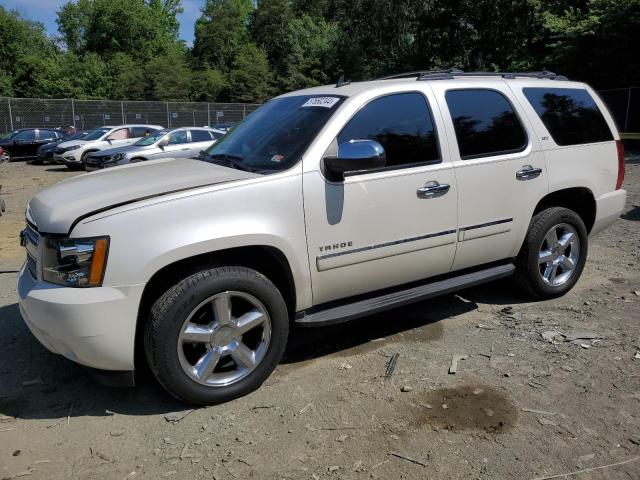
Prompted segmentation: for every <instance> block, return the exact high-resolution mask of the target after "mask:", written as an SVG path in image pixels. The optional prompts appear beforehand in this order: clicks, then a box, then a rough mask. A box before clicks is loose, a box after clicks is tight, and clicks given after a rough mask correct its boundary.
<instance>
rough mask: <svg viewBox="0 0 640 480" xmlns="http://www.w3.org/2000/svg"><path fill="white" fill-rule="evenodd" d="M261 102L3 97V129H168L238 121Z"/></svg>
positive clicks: (0, 120)
mask: <svg viewBox="0 0 640 480" xmlns="http://www.w3.org/2000/svg"><path fill="white" fill-rule="evenodd" d="M259 106H260V105H257V104H252V103H205V102H157V101H149V102H146V101H122V102H120V101H115V100H74V99H65V100H61V99H60V100H58V99H44V98H8V97H0V132H9V131H11V130H15V129H18V128H38V127H51V128H55V127H68V126H71V125H72V126H74V127H76V128H79V129H81V130H89V129H92V128H96V127H100V126H103V125H120V124H125V123H142V124H149V125H162V126H164V127H168V128H174V127H189V126H205V125H208V126H216V125H220V124H224V123H236V122H239V121H240V120H242V119H243V118H244V117H246V116H247V115H248V114H249V113H251V112H253V111H254V110H255V109H256V108H258V107H259Z"/></svg>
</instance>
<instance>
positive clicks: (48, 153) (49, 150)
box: [32, 130, 90, 164]
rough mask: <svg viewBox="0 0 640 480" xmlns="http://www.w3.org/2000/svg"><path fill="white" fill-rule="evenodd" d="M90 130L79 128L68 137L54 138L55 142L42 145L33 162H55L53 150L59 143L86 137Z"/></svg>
mask: <svg viewBox="0 0 640 480" xmlns="http://www.w3.org/2000/svg"><path fill="white" fill-rule="evenodd" d="M89 132H90V130H87V131H86V132H85V131H81V130H77V131H76V133H75V134H73V135H71V136H68V137H64V138H59V139H58V140H54V141H53V142H49V143H46V144H44V145H42V146H41V147H40V148H38V151H37V155H38V156H37V158H35V159H34V160H33V162H32V163H34V164H40V163H42V164H44V163H47V162H54V160H53V152H54V151H55V149H56V147H57V146H58V144H59V143H62V142H66V141H68V140H79V139H81V138H83V137H86V136H87V135H88V134H89ZM54 163H55V162H54Z"/></svg>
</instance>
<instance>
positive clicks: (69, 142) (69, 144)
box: [58, 140, 90, 148]
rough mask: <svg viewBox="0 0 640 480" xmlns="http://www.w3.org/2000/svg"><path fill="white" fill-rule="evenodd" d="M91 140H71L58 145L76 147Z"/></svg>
mask: <svg viewBox="0 0 640 480" xmlns="http://www.w3.org/2000/svg"><path fill="white" fill-rule="evenodd" d="M89 141H90V140H69V141H67V142H61V143H59V144H58V147H60V148H69V147H75V146H76V145H84V144H85V143H87V142H89Z"/></svg>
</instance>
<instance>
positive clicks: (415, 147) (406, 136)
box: [338, 92, 440, 167]
mask: <svg viewBox="0 0 640 480" xmlns="http://www.w3.org/2000/svg"><path fill="white" fill-rule="evenodd" d="M350 140H375V141H377V142H378V143H380V144H381V145H382V146H383V148H384V150H385V153H386V157H387V167H399V166H415V165H416V164H425V163H439V162H440V153H439V150H438V142H437V137H436V130H435V126H434V124H433V120H432V118H431V112H430V111H429V106H428V105H427V100H426V99H425V97H424V96H423V95H422V94H421V93H416V92H410V93H400V94H394V95H387V96H384V97H380V98H377V99H375V100H371V101H370V102H369V103H367V104H366V105H365V106H364V107H362V108H361V109H360V110H359V111H358V113H356V114H355V116H354V117H353V118H352V119H351V120H349V123H347V125H346V126H345V127H344V128H343V129H342V131H341V132H340V134H339V135H338V144H342V143H346V142H348V141H350Z"/></svg>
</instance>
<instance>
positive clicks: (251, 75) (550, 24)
mask: <svg viewBox="0 0 640 480" xmlns="http://www.w3.org/2000/svg"><path fill="white" fill-rule="evenodd" d="M257 3H258V5H257V7H255V6H254V2H253V1H252V0H205V1H204V5H203V7H202V15H201V17H200V18H199V19H198V20H197V21H196V24H195V40H194V44H193V47H192V48H189V47H187V45H186V44H185V43H184V42H182V41H180V40H179V39H178V27H179V24H178V21H177V15H178V14H179V13H180V12H181V8H182V7H181V3H180V0H75V1H70V2H68V3H66V4H65V5H63V6H62V8H61V9H60V10H59V11H58V12H57V23H58V30H59V35H58V36H55V37H49V36H47V34H46V32H45V30H44V27H43V26H42V25H41V24H38V23H34V22H31V21H28V20H26V19H24V18H21V17H20V15H19V14H18V13H16V12H9V11H7V10H5V9H4V8H3V7H1V6H0V95H5V96H7V95H11V96H20V97H57V98H61V97H75V98H114V99H126V100H145V99H158V100H197V101H201V100H203V101H204V100H217V101H227V100H230V101H246V102H261V101H263V100H265V99H267V98H269V97H270V96H273V95H275V94H277V93H279V92H282V91H287V90H292V89H297V88H302V87H306V86H311V85H318V84H323V83H330V82H333V81H335V80H336V78H338V77H339V76H340V75H342V74H344V75H345V76H346V78H348V79H352V80H360V79H367V78H375V77H378V76H381V75H385V74H389V73H393V72H400V71H409V70H415V69H424V68H427V69H428V68H448V67H458V68H462V69H464V70H540V69H544V68H546V69H551V70H555V71H557V72H561V73H564V74H567V75H570V76H571V77H573V78H577V79H581V80H585V81H588V82H590V83H591V84H593V85H594V86H595V87H597V88H612V87H622V86H630V85H639V84H640V55H639V54H638V43H637V38H638V32H639V31H640V0H395V1H388V0H261V1H259V2H257Z"/></svg>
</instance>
